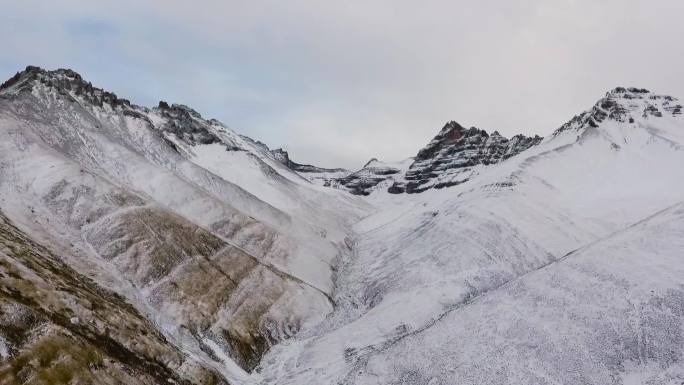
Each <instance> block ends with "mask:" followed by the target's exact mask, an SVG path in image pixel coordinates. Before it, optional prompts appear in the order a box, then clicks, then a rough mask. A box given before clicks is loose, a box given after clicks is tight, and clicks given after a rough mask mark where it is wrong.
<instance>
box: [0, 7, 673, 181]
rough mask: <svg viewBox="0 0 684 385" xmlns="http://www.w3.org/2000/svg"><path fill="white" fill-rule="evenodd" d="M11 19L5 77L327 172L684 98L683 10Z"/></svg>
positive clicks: (42, 13)
mask: <svg viewBox="0 0 684 385" xmlns="http://www.w3.org/2000/svg"><path fill="white" fill-rule="evenodd" d="M0 5H1V6H0V42H2V51H0V77H2V78H8V77H9V76H11V75H12V74H14V73H15V72H16V71H17V70H19V69H23V68H24V67H25V66H26V65H27V64H32V65H39V66H41V67H45V68H48V69H54V68H59V67H70V68H72V69H74V70H76V71H77V72H79V73H81V75H83V76H84V77H85V78H87V79H88V80H90V81H92V82H93V83H94V84H95V85H97V86H100V87H102V88H105V89H109V90H112V91H114V92H115V93H117V94H118V95H120V96H122V97H127V98H129V99H131V100H132V101H133V102H135V103H137V104H141V105H147V106H151V105H156V103H157V102H158V101H159V100H160V99H163V100H167V101H169V102H174V103H184V104H187V105H190V106H192V107H194V108H195V109H197V110H198V111H199V112H201V113H202V114H203V115H204V116H206V117H215V118H218V119H219V120H221V121H223V122H224V123H226V124H228V125H229V126H231V127H233V128H234V129H235V130H237V131H238V132H240V133H243V134H246V135H249V136H251V137H253V138H255V139H259V140H262V141H264V142H265V143H267V144H268V145H269V146H271V147H280V146H282V147H284V148H286V149H287V150H289V151H290V153H291V156H292V157H293V158H294V159H295V160H296V161H298V162H308V163H315V164H319V165H322V166H330V167H332V166H344V167H349V168H355V167H359V166H361V165H362V164H363V163H365V161H366V160H368V159H369V158H371V157H378V158H381V159H385V160H399V159H402V158H406V157H408V156H411V155H414V154H415V153H416V152H417V150H418V149H419V148H420V147H422V146H423V145H424V144H425V143H426V142H428V141H429V140H430V138H431V137H432V136H434V135H435V134H436V132H437V131H438V130H439V129H440V128H441V127H442V126H443V125H444V123H445V122H446V121H448V120H456V121H458V122H459V123H461V124H463V125H466V126H477V127H480V128H485V129H487V130H499V131H500V132H501V133H502V134H504V135H513V134H516V133H520V132H522V133H528V134H540V135H545V134H548V133H549V132H551V131H553V130H554V129H555V128H557V127H558V126H560V125H561V124H562V123H563V122H565V121H566V120H568V119H569V118H571V117H572V116H573V115H575V114H576V113H579V112H581V111H582V110H584V109H586V108H588V107H590V106H591V105H592V104H593V103H594V102H595V101H596V100H597V99H598V98H599V97H601V96H602V95H603V94H604V93H605V92H606V91H607V90H609V89H611V88H613V87H615V86H618V85H624V86H638V87H643V88H649V89H651V90H653V91H657V92H659V93H665V94H671V95H674V96H681V97H683V98H684V23H682V20H684V1H681V0H651V1H645V0H644V1H635V0H530V1H511V0H496V1H494V0H483V1H456V0H452V1H403V0H386V1H373V0H368V1H322V0H288V1H282V0H279V1H278V0H274V1H257V0H252V1H225V0H224V1H218V0H216V1H213V0H194V1H168V0H167V1H144V0H137V1H129V0H117V1H111V2H110V1H106V0H99V1H92V0H87V1H86V0H43V1H37V0H21V1H15V0H12V1H10V0H0Z"/></svg>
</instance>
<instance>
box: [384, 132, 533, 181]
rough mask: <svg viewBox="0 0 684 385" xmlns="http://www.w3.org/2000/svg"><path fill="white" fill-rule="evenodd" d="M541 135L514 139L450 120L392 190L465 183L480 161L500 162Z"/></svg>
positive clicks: (521, 136)
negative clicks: (466, 126) (467, 126)
mask: <svg viewBox="0 0 684 385" xmlns="http://www.w3.org/2000/svg"><path fill="white" fill-rule="evenodd" d="M542 139H543V138H541V137H540V136H534V137H527V136H524V135H516V136H514V137H512V138H511V139H507V138H505V137H503V136H501V135H500V134H499V133H498V132H496V131H495V132H493V133H492V134H491V135H489V134H488V133H487V132H486V131H485V130H482V129H479V128H476V127H471V128H465V127H463V126H461V125H460V124H458V123H456V122H454V121H451V122H448V123H447V124H446V125H445V126H444V127H443V128H442V129H441V130H440V132H439V134H437V136H435V138H434V139H432V141H430V143H428V145H427V146H425V147H424V148H423V149H421V150H420V151H419V152H418V155H416V157H415V161H414V162H413V164H412V165H411V167H409V169H408V171H407V172H406V175H405V176H404V179H405V180H403V181H397V182H395V183H394V184H393V185H392V186H391V187H390V188H389V190H388V191H389V192H391V193H403V192H407V193H415V192H421V191H425V190H427V189H430V188H442V187H447V186H453V185H456V184H459V183H463V182H465V181H467V180H468V179H469V175H470V174H472V172H474V171H473V168H474V167H475V166H478V165H484V166H486V165H489V164H493V163H498V162H500V161H503V160H505V159H508V158H510V157H511V156H514V155H517V154H519V153H520V152H522V151H525V150H526V149H528V148H530V147H531V146H534V145H536V144H538V143H539V142H541V141H542Z"/></svg>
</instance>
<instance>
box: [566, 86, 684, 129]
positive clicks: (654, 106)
mask: <svg viewBox="0 0 684 385" xmlns="http://www.w3.org/2000/svg"><path fill="white" fill-rule="evenodd" d="M682 109H683V108H682V105H681V104H679V103H678V100H677V98H674V97H672V96H668V95H659V94H655V93H653V92H651V91H649V90H647V89H645V88H636V87H629V88H625V87H615V88H614V89H612V90H610V91H608V92H606V95H605V96H604V97H603V98H601V99H599V100H598V102H596V104H594V106H593V107H592V108H591V109H590V110H587V111H584V112H583V113H581V114H579V115H576V116H574V117H573V118H572V119H571V120H570V121H568V122H567V123H565V124H564V125H562V126H561V127H560V128H559V129H557V130H556V131H555V132H554V133H553V136H556V135H558V134H560V133H561V132H564V131H582V130H584V129H587V128H590V127H594V128H595V127H598V126H599V124H601V123H603V122H605V121H614V122H619V123H635V122H636V121H637V120H641V119H651V118H662V117H666V116H670V117H674V116H677V115H681V114H682Z"/></svg>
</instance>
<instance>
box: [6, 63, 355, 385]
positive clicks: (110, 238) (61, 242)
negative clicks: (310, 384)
mask: <svg viewBox="0 0 684 385" xmlns="http://www.w3.org/2000/svg"><path fill="white" fill-rule="evenodd" d="M167 110H168V111H167ZM174 140H175V142H174ZM215 145H221V146H224V150H223V151H221V152H218V153H211V152H210V151H211V148H212V147H210V146H215ZM0 147H1V148H0V192H1V194H0V196H1V198H0V211H2V212H4V213H5V214H6V215H7V216H8V217H9V219H10V220H12V221H13V222H14V223H15V224H17V225H18V226H20V227H21V228H22V230H24V231H26V232H27V233H29V234H30V235H31V236H32V237H33V238H34V239H35V240H37V241H38V242H40V243H43V244H46V245H50V247H51V249H52V250H54V251H56V252H58V253H59V254H60V256H61V257H62V258H63V259H64V260H65V261H67V262H68V263H69V264H70V265H72V266H73V267H75V268H76V269H77V270H78V271H79V272H80V273H81V274H84V275H86V276H89V277H91V278H93V279H95V280H96V282H98V283H99V284H101V285H103V286H106V287H112V288H115V289H116V290H117V291H118V292H119V294H122V295H124V296H125V297H126V298H127V299H128V300H129V301H130V302H132V303H134V304H135V305H136V306H137V307H138V308H139V310H140V311H141V312H143V313H145V314H147V316H148V317H151V318H152V319H154V320H155V323H157V324H158V325H159V327H160V328H161V330H162V331H163V332H164V333H166V335H167V338H170V339H172V340H175V341H176V342H177V344H178V345H179V346H180V347H181V348H182V349H184V350H186V351H187V352H194V353H193V354H199V355H203V354H205V353H204V352H206V351H210V350H211V349H210V348H208V346H216V344H218V346H220V347H221V349H223V350H224V352H212V353H211V354H209V356H215V355H224V356H225V355H228V356H230V357H231V358H232V359H233V360H235V361H236V362H237V363H238V364H239V365H240V366H242V367H243V368H245V369H251V368H252V367H254V366H255V365H256V363H258V361H259V359H260V357H261V355H262V354H263V352H265V351H266V350H267V349H268V348H269V347H270V346H271V345H273V344H275V343H277V342H279V341H280V340H282V339H284V338H288V337H290V336H292V335H293V334H294V333H296V332H297V331H298V330H299V328H300V327H302V325H306V324H307V323H311V322H313V323H315V322H317V321H318V320H320V319H322V317H324V316H325V315H326V314H327V313H328V312H330V311H331V308H332V305H331V303H330V300H329V296H330V293H331V290H332V285H333V282H332V279H333V270H332V265H333V261H334V260H335V259H336V258H337V256H338V255H339V254H340V252H341V250H342V249H344V248H345V247H346V246H345V237H346V234H347V232H348V228H349V225H350V223H351V221H353V220H354V218H355V217H356V216H358V215H359V214H360V212H361V210H362V209H363V208H364V207H366V204H364V203H363V202H360V201H357V200H356V198H354V197H352V196H350V195H348V194H343V193H342V192H339V191H332V190H331V191H328V190H321V189H320V187H316V186H313V185H311V184H310V183H309V182H308V181H306V180H305V179H304V178H301V177H300V176H299V175H297V174H295V173H293V172H292V171H290V170H289V169H287V168H286V167H284V166H282V165H281V164H280V163H279V162H278V161H277V160H275V159H272V158H270V157H269V156H268V153H269V152H268V149H263V150H262V149H261V148H260V147H259V146H258V145H257V144H255V143H254V142H252V141H251V140H249V139H246V138H243V137H240V136H238V135H236V134H234V133H233V132H232V131H230V130H228V129H227V128H225V127H224V126H222V125H220V124H219V123H217V122H215V121H206V120H204V119H202V118H201V117H200V116H199V114H197V113H195V112H194V111H192V110H190V109H188V108H187V107H184V106H173V107H164V106H160V107H158V108H156V109H147V108H143V107H138V106H133V105H131V104H130V103H128V102H127V101H125V100H124V99H119V98H117V97H116V96H115V95H113V94H111V93H108V92H106V91H103V90H100V89H97V88H94V87H92V86H91V85H90V83H87V82H85V81H84V80H83V79H81V77H80V76H79V75H78V74H76V73H74V72H73V71H69V70H58V71H44V70H41V69H39V68H35V67H30V68H27V70H26V71H24V72H22V73H20V74H18V76H17V77H16V78H13V79H12V80H11V81H10V82H8V83H6V84H5V85H4V86H3V87H2V89H1V90H0ZM238 147H239V149H237V148H238ZM193 150H194V151H193ZM229 150H230V151H229ZM195 151H196V152H195ZM232 151H234V152H239V153H241V154H243V155H246V154H247V153H249V155H246V157H245V158H244V159H250V162H251V163H249V162H243V163H230V162H229V161H230V160H231V159H230V158H227V157H225V155H226V154H230V153H232ZM198 154H199V156H198ZM217 160H218V161H219V162H220V161H226V162H227V163H225V165H226V167H223V168H221V167H213V165H216V162H217ZM205 167H206V168H205ZM245 174H246V175H252V178H248V179H249V180H251V181H253V183H251V184H248V183H245V187H244V188H243V187H240V186H238V185H237V184H236V183H233V182H232V181H235V182H244V178H243V176H244V175H245ZM269 188H271V189H270V190H269ZM247 189H250V190H252V191H254V192H255V193H252V192H251V191H248V190H247ZM265 192H266V194H264V193H265ZM260 198H261V199H260ZM295 198H296V201H295ZM331 207H334V209H332V208H331ZM198 282H203V283H204V284H203V285H198V284H197V283H198ZM206 338H209V339H211V340H212V341H213V343H214V345H207V344H206V343H204V342H203V340H204V339H206ZM205 358H206V359H208V358H207V357H205ZM225 372H226V373H224V374H225V375H226V377H228V378H230V377H232V376H237V377H239V376H240V373H237V374H236V373H233V372H231V371H230V370H227V371H225Z"/></svg>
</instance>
